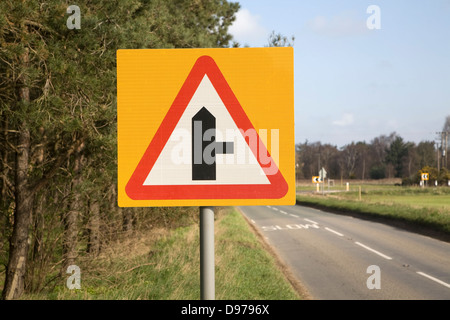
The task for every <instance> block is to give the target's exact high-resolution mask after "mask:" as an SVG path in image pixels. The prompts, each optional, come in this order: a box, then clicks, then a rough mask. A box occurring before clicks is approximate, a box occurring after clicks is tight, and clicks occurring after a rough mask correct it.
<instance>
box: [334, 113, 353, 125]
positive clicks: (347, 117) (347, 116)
mask: <svg viewBox="0 0 450 320" xmlns="http://www.w3.org/2000/svg"><path fill="white" fill-rule="evenodd" d="M353 122H354V117H353V114H351V113H344V114H343V115H342V118H341V119H339V120H335V121H333V124H334V125H336V126H340V127H345V126H348V125H351V124H352V123H353Z"/></svg>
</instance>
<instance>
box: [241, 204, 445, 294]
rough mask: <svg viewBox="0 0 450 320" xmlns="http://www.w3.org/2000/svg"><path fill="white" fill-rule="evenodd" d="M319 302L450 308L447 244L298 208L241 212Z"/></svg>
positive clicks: (368, 223)
mask: <svg viewBox="0 0 450 320" xmlns="http://www.w3.org/2000/svg"><path fill="white" fill-rule="evenodd" d="M239 209H240V210H241V212H242V213H243V214H244V215H245V216H246V217H247V218H248V220H249V221H250V223H252V224H254V225H255V226H256V228H257V229H258V230H259V231H260V233H261V234H262V235H263V236H264V237H265V240H266V241H267V242H268V243H269V244H270V245H271V246H272V247H273V248H274V250H275V251H276V252H277V254H278V255H279V256H280V258H281V259H282V260H283V262H284V263H285V264H286V265H287V266H288V267H289V268H290V270H291V271H292V273H293V274H294V275H295V276H296V277H297V278H298V279H299V281H300V282H301V283H302V284H303V285H304V286H305V287H306V289H307V290H308V291H309V293H310V295H311V296H312V298H313V299H317V300H330V299H332V300H338V299H345V300H372V299H377V300H384V299H388V300H396V299H401V300H407V299H415V300H428V299H430V300H440V299H445V300H450V243H447V242H443V241H440V240H436V239H433V238H430V237H426V236H423V235H419V234H415V233H412V232H408V231H404V230H400V229H397V228H395V227H392V226H388V225H385V224H382V223H377V222H372V221H367V220H361V219H357V218H353V217H350V216H345V215H338V214H333V213H328V212H324V211H321V210H317V209H312V208H308V207H302V206H298V205H296V206H261V207H240V208H239Z"/></svg>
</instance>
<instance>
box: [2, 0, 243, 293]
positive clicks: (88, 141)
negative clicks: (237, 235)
mask: <svg viewBox="0 0 450 320" xmlns="http://www.w3.org/2000/svg"><path fill="white" fill-rule="evenodd" d="M76 5H77V6H78V7H79V8H80V12H81V17H80V18H81V23H80V28H79V29H78V28H68V25H69V24H68V21H67V19H68V18H69V15H68V13H67V7H68V4H67V3H65V2H61V1H57V0H47V1H12V0H11V1H9V0H7V1H1V2H0V286H1V285H3V286H2V287H3V290H2V297H3V298H4V299H16V298H19V297H21V296H22V294H23V293H24V292H37V291H39V290H42V288H44V287H46V286H49V285H52V283H53V284H54V283H55V279H56V278H57V277H58V276H61V274H64V272H65V271H66V268H67V266H69V265H71V264H74V263H76V261H77V258H79V257H80V255H91V256H93V257H95V256H96V255H98V253H99V252H100V251H101V248H102V245H104V244H105V243H107V242H108V241H111V240H113V239H114V238H116V237H117V236H118V235H119V234H122V233H124V232H129V231H130V230H133V229H135V228H138V227H142V226H145V225H148V226H150V225H154V224H155V223H156V221H155V220H157V219H159V220H158V221H157V222H158V223H163V224H170V223H180V216H189V215H186V212H185V211H189V209H188V208H178V209H175V210H173V209H171V210H167V209H166V208H140V209H131V208H126V209H125V208H123V209H122V208H118V207H117V199H116V197H117V196H116V194H117V192H116V170H117V161H116V159H117V157H116V148H117V145H116V138H117V137H116V94H117V93H116V50H117V49H119V48H120V49H140V48H200V47H228V46H236V45H237V44H235V43H233V42H232V36H231V35H230V34H229V33H228V27H229V26H230V25H231V23H232V22H233V21H234V19H235V13H236V12H237V11H238V9H239V4H238V3H234V2H228V1H226V0H198V1H190V0H173V1H164V0H123V1H120V2H117V1H109V0H99V1H87V0H79V1H76ZM178 213H180V214H181V215H177V214H178ZM137 221H138V222H137ZM1 289H2V288H1V287H0V290H1Z"/></svg>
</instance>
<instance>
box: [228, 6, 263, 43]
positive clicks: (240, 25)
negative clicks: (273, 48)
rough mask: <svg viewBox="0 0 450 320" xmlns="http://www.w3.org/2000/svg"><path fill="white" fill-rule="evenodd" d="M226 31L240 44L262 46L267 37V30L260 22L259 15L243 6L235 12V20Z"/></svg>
mask: <svg viewBox="0 0 450 320" xmlns="http://www.w3.org/2000/svg"><path fill="white" fill-rule="evenodd" d="M228 31H229V33H230V34H232V35H233V38H234V40H235V41H237V42H239V43H241V44H248V45H255V46H262V45H264V44H265V42H267V39H268V37H269V32H268V31H267V30H266V29H265V28H264V27H263V26H262V24H261V17H260V16H258V15H253V14H252V13H251V12H250V11H249V10H248V9H245V8H244V9H241V10H239V11H238V12H237V13H236V20H234V22H233V24H232V25H231V26H230V28H229V29H228Z"/></svg>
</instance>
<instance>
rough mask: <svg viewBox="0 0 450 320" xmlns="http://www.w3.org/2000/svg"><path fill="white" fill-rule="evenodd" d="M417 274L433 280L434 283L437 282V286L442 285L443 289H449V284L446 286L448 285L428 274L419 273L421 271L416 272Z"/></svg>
mask: <svg viewBox="0 0 450 320" xmlns="http://www.w3.org/2000/svg"><path fill="white" fill-rule="evenodd" d="M417 273H418V274H420V275H421V276H424V277H427V278H428V279H431V280H433V281H435V282H437V283H439V284H442V285H443V286H444V287H447V288H450V284H448V283H446V282H444V281H442V280H439V279H436V278H435V277H432V276H430V275H429V274H426V273H424V272H421V271H417Z"/></svg>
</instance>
